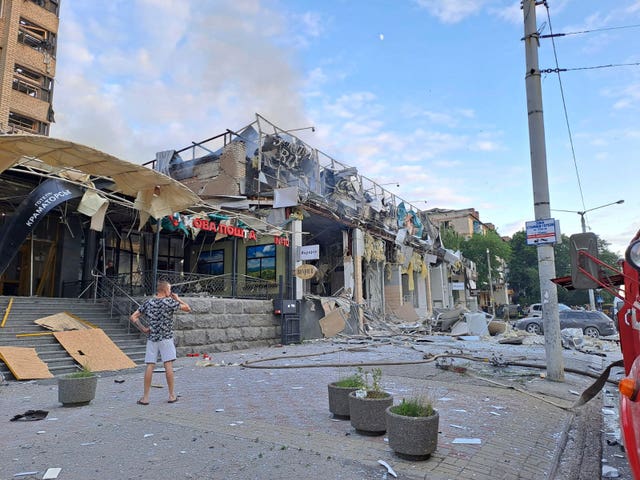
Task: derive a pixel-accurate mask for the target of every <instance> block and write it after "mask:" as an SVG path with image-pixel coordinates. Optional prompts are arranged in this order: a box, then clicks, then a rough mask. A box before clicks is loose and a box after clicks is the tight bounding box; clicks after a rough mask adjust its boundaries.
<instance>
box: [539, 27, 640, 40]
mask: <svg viewBox="0 0 640 480" xmlns="http://www.w3.org/2000/svg"><path fill="white" fill-rule="evenodd" d="M623 28H640V24H638V25H621V26H619V27H603V28H594V29H591V30H580V31H578V32H567V33H551V34H549V35H541V36H540V38H550V37H567V36H569V35H580V34H583V33H596V32H605V31H607V30H621V29H623Z"/></svg>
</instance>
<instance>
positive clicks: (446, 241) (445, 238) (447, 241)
mask: <svg viewBox="0 0 640 480" xmlns="http://www.w3.org/2000/svg"><path fill="white" fill-rule="evenodd" d="M440 240H441V241H442V245H443V246H444V247H445V248H448V249H449V250H453V251H454V252H455V251H457V250H460V245H462V243H463V242H464V237H463V236H462V235H460V234H459V233H458V232H456V231H455V230H454V229H453V228H450V227H444V228H442V229H441V230H440Z"/></svg>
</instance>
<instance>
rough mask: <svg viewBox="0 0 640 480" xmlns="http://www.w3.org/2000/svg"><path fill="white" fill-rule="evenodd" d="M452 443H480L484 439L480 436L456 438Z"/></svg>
mask: <svg viewBox="0 0 640 480" xmlns="http://www.w3.org/2000/svg"><path fill="white" fill-rule="evenodd" d="M451 443H454V444H458V445H480V444H481V443H482V440H480V439H479V438H454V439H453V440H451Z"/></svg>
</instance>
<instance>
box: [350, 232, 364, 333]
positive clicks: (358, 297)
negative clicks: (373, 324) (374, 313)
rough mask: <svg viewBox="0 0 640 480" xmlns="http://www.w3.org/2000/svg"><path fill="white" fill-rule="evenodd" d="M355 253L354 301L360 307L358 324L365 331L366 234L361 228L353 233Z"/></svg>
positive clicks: (353, 249) (353, 250)
mask: <svg viewBox="0 0 640 480" xmlns="http://www.w3.org/2000/svg"><path fill="white" fill-rule="evenodd" d="M352 242H353V243H352V245H353V248H352V252H353V299H354V300H355V302H356V304H357V305H358V324H359V325H360V330H361V331H364V310H363V308H362V305H363V303H364V296H363V294H362V255H363V254H364V234H363V232H362V230H360V229H359V228H354V229H353V231H352Z"/></svg>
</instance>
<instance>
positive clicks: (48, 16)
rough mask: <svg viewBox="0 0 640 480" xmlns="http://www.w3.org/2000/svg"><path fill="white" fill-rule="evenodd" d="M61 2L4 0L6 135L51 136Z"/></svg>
mask: <svg viewBox="0 0 640 480" xmlns="http://www.w3.org/2000/svg"><path fill="white" fill-rule="evenodd" d="M59 11H60V0H0V131H1V132H3V133H34V134H39V135H49V126H50V124H51V123H52V122H53V121H54V117H53V107H52V102H53V85H54V78H55V72H56V44H57V35H58V24H59Z"/></svg>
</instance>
